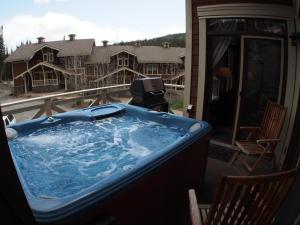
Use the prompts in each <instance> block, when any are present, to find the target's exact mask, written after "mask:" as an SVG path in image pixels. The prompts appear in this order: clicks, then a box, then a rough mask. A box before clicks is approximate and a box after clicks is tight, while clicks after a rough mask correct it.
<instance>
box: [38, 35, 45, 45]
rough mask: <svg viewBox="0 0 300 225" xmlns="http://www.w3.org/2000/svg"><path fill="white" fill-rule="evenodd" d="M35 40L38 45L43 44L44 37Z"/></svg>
mask: <svg viewBox="0 0 300 225" xmlns="http://www.w3.org/2000/svg"><path fill="white" fill-rule="evenodd" d="M37 40H38V44H42V43H44V42H45V38H44V37H38V38H37Z"/></svg>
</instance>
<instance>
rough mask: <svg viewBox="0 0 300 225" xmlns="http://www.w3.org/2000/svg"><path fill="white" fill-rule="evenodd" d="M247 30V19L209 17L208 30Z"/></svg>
mask: <svg viewBox="0 0 300 225" xmlns="http://www.w3.org/2000/svg"><path fill="white" fill-rule="evenodd" d="M236 31H239V32H241V31H246V19H209V20H208V32H236Z"/></svg>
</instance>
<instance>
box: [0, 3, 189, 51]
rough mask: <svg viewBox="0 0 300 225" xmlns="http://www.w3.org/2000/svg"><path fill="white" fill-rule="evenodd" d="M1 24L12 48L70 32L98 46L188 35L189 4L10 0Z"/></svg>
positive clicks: (2, 11)
mask: <svg viewBox="0 0 300 225" xmlns="http://www.w3.org/2000/svg"><path fill="white" fill-rule="evenodd" d="M0 25H4V40H5V43H6V45H7V46H8V48H9V49H10V48H13V49H14V47H15V45H16V44H18V43H20V42H21V41H26V39H29V40H31V41H32V42H35V41H36V37H38V36H44V37H45V38H46V41H53V40H60V39H62V38H63V36H64V35H66V36H67V34H69V33H75V34H77V38H95V39H96V43H97V44H98V45H100V44H101V41H102V40H104V39H107V40H109V41H110V43H113V42H117V41H128V40H136V39H145V38H152V37H157V36H161V35H166V34H171V33H178V32H184V31H185V0H147V1H146V0H106V1H104V0H10V1H5V2H4V1H2V3H1V14H0Z"/></svg>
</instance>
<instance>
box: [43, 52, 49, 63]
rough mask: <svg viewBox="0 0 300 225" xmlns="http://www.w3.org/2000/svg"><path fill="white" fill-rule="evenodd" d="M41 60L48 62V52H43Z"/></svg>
mask: <svg viewBox="0 0 300 225" xmlns="http://www.w3.org/2000/svg"><path fill="white" fill-rule="evenodd" d="M43 61H44V62H48V53H44V54H43Z"/></svg>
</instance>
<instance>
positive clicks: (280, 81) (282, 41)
mask: <svg viewBox="0 0 300 225" xmlns="http://www.w3.org/2000/svg"><path fill="white" fill-rule="evenodd" d="M245 39H261V40H275V41H280V42H281V60H280V63H281V71H280V80H279V87H278V97H277V103H280V100H281V97H282V88H283V75H284V38H280V37H267V36H255V35H242V36H241V42H240V49H241V52H240V74H239V86H238V99H237V106H236V112H235V116H234V117H235V119H234V128H233V135H232V142H231V144H232V145H234V143H235V141H236V135H237V131H238V123H239V114H240V107H241V95H240V93H241V92H242V88H243V78H244V77H243V75H244V58H245Z"/></svg>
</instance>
